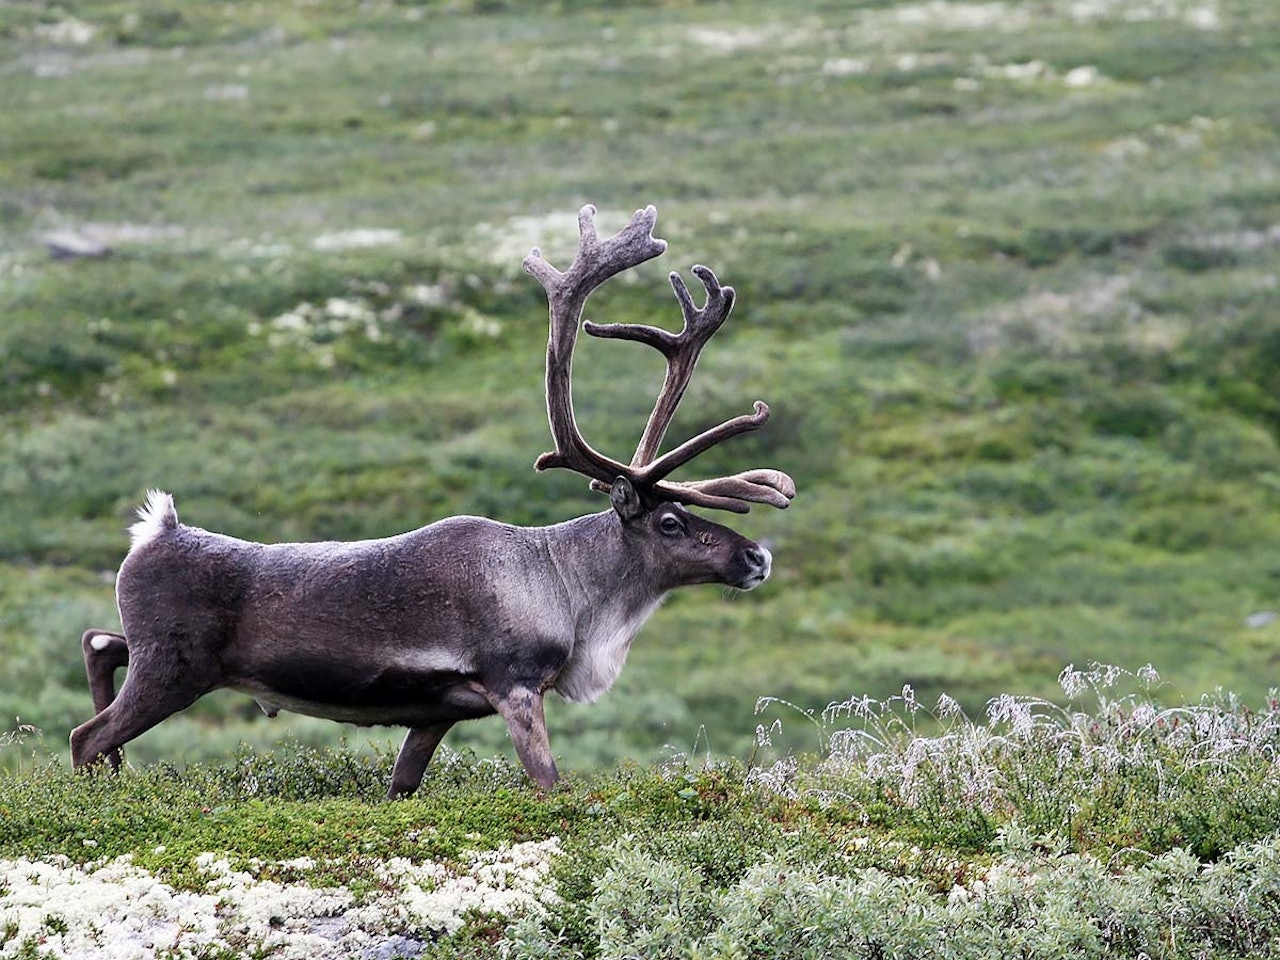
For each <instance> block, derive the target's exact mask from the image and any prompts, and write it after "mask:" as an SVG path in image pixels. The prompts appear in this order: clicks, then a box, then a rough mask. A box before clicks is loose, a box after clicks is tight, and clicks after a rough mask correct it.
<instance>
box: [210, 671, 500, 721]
mask: <svg viewBox="0 0 1280 960" xmlns="http://www.w3.org/2000/svg"><path fill="white" fill-rule="evenodd" d="M460 666H461V664H458V663H457V662H456V661H454V660H445V659H444V658H441V657H434V658H432V657H422V656H420V657H418V658H417V662H414V661H413V660H412V659H410V660H409V662H405V660H404V659H403V658H402V659H401V660H399V661H398V662H392V663H389V664H385V665H382V666H373V665H371V664H362V663H349V664H345V663H341V662H336V663H335V662H333V661H332V660H330V661H319V660H316V659H314V658H299V660H297V661H294V662H290V661H289V660H287V659H285V660H280V661H276V662H273V663H270V664H261V663H259V664H256V665H255V668H254V669H253V670H252V671H251V672H250V674H251V675H249V676H245V677H242V678H239V679H233V680H232V681H231V682H230V683H229V684H228V686H230V687H232V688H233V689H236V690H240V691H241V692H243V693H247V694H249V696H251V697H253V698H254V699H255V700H257V701H258V704H259V705H260V706H261V707H262V709H263V711H264V712H266V713H267V715H268V716H271V715H274V714H275V712H276V711H279V710H288V711H290V712H293V713H302V714H306V715H308V716H312V717H322V718H324V719H326V720H339V721H343V722H347V723H358V724H395V725H399V726H422V725H425V724H429V723H439V722H441V721H443V720H466V719H471V718H473V717H483V716H487V715H489V714H491V713H493V712H494V710H493V707H491V706H490V705H489V701H488V699H487V698H486V697H485V695H484V690H483V688H482V687H481V686H480V684H479V681H478V680H477V678H476V677H475V676H474V675H472V674H469V673H465V672H462V671H460V670H459V669H457V668H458V667H460ZM451 668H452V669H451Z"/></svg>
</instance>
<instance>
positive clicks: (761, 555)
mask: <svg viewBox="0 0 1280 960" xmlns="http://www.w3.org/2000/svg"><path fill="white" fill-rule="evenodd" d="M743 555H744V556H745V557H746V560H747V563H749V564H751V566H753V567H755V568H756V569H757V570H761V569H764V568H765V567H767V566H768V565H769V552H768V551H767V550H765V548H764V547H762V546H760V545H758V544H754V543H753V544H752V545H751V546H749V547H747V548H746V550H744V551H743Z"/></svg>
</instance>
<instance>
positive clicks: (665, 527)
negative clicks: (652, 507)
mask: <svg viewBox="0 0 1280 960" xmlns="http://www.w3.org/2000/svg"><path fill="white" fill-rule="evenodd" d="M658 529H659V530H661V531H662V532H663V533H665V534H666V535H667V536H669V537H674V536H678V535H679V534H682V533H684V523H683V522H682V521H681V520H680V518H679V517H677V516H676V515H675V514H673V513H668V514H667V515H666V516H665V517H663V518H662V519H661V520H659V521H658Z"/></svg>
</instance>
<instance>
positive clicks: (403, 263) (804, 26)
mask: <svg viewBox="0 0 1280 960" xmlns="http://www.w3.org/2000/svg"><path fill="white" fill-rule="evenodd" d="M1277 89H1280V21H1278V19H1277V17H1276V16H1275V10H1274V5H1273V4H1272V3H1271V2H1270V0H1159V2H1157V0H1125V2H1119V0H1114V2H1113V0H1090V2H1080V3H1060V2H1054V0H1026V2H1019V3H1013V4H1009V3H995V2H992V3H958V2H956V3H949V2H926V3H897V4H895V3H881V2H868V3H846V2H830V3H821V2H818V3H810V4H803V5H796V4H794V3H784V2H781V0H761V2H738V3H707V4H695V3H631V4H609V5H607V6H605V5H599V6H598V5H593V4H580V3H574V2H568V0H565V2H561V3H550V2H548V3H538V2H532V0H530V2H521V0H509V2H501V0H499V2H492V3H481V2H479V0H476V2H474V3H471V2H466V0H463V2H455V3H447V4H446V3H434V2H426V3H422V4H414V3H408V2H402V3H391V2H374V3H364V4H360V5H359V6H358V7H354V6H353V5H351V4H348V3H338V2H327V0H320V2H314V3H307V4H295V5H279V4H248V3H221V2H219V3H203V2H183V3H178V2H162V3H152V4H146V5H145V8H143V9H139V8H138V7H137V5H134V4H125V3H115V2H110V0H102V2H84V3H61V4H57V5H53V4H44V3H38V2H21V3H9V4H5V5H4V6H3V7H2V8H0V142H2V143H3V144H4V149H3V150H0V418H2V419H3V428H2V429H0V660H2V661H3V663H4V669H3V671H0V673H2V676H0V716H3V717H6V718H18V717H20V718H21V720H22V721H23V722H24V723H29V724H33V725H35V726H36V727H38V728H40V729H41V730H42V731H44V737H43V738H42V739H41V740H39V741H33V742H38V743H40V744H42V745H43V748H45V749H50V750H55V751H60V750H61V749H62V748H61V744H63V743H64V742H65V739H64V738H65V735H66V732H67V731H68V730H69V729H70V728H71V727H72V726H74V725H75V724H76V723H78V722H80V721H82V720H83V719H84V718H85V717H87V716H88V713H89V710H90V704H89V698H88V694H87V691H86V689H85V683H84V680H83V675H82V667H81V662H80V652H79V646H78V643H77V640H78V637H79V635H80V633H81V632H82V631H83V630H84V629H85V628H87V627H90V626H103V627H110V626H112V625H113V624H114V623H115V622H116V620H115V611H114V602H113V596H112V588H111V571H112V570H114V568H115V566H116V565H117V564H118V563H119V560H120V559H121V557H122V556H123V553H124V549H125V546H126V539H125V536H124V533H123V530H124V528H125V527H126V526H127V525H128V523H129V522H130V520H131V515H132V511H133V509H134V507H135V506H136V505H137V504H138V503H139V502H140V500H141V499H142V497H143V495H144V491H145V490H146V488H148V487H151V486H156V487H161V488H163V489H166V490H168V491H170V492H172V493H173V494H174V495H175V497H176V500H177V505H178V510H179V513H180V515H181V516H182V517H183V519H184V520H186V521H187V522H190V523H194V524H197V525H199V526H203V527H206V528H209V529H214V530H219V531H224V532H228V533H232V534H235V535H238V536H241V537H246V538H256V539H265V540H292V539H316V538H358V537H368V536H379V535H386V534H391V533H395V532H398V531H401V530H404V529H408V528H411V527H414V526H417V525H420V524H423V523H426V522H428V521H430V520H432V519H435V518H438V517H441V516H445V515H448V514H452V513H460V512H470V513H479V514H485V515H490V516H494V517H497V518H500V519H503V520H508V521H513V522H521V523H542V522H549V521H555V520H560V519H564V518H567V517H570V516H574V515H576V514H578V513H581V512H585V511H589V510H594V509H601V508H603V506H604V501H603V499H602V498H600V497H599V496H597V495H594V494H590V493H588V492H587V491H586V490H584V484H583V482H582V481H581V480H580V479H579V478H576V477H573V476H570V475H567V474H557V475H553V474H535V473H534V472H533V470H532V469H531V464H532V462H533V460H534V458H535V457H536V456H537V455H538V454H539V453H540V452H541V451H543V450H544V449H546V448H547V447H548V446H549V443H550V438H549V436H548V432H547V427H546V423H545V413H544V408H543V401H542V394H541V365H542V360H543V345H544V338H545V303H544V301H543V300H542V296H541V290H540V289H538V287H537V284H536V283H534V282H533V281H532V280H531V279H530V278H528V277H526V276H525V275H524V274H523V273H522V272H521V271H520V261H521V258H522V257H523V256H524V254H525V253H526V252H527V250H528V248H529V247H530V246H532V245H534V244H537V245H540V246H541V247H542V248H543V250H544V251H545V252H546V254H547V256H548V257H549V258H550V259H551V260H552V261H553V262H557V258H559V260H560V261H563V260H564V258H566V257H568V256H569V255H570V254H571V253H572V250H573V244H574V240H575V220H574V217H575V213H576V211H577V209H578V208H579V207H580V206H581V205H582V204H583V203H585V202H592V203H594V204H596V205H597V206H598V207H599V208H600V209H601V220H602V222H603V224H604V226H605V227H606V228H609V229H612V228H616V227H617V226H619V225H620V224H621V223H622V222H623V221H624V219H625V217H626V216H627V215H628V214H629V213H630V211H631V210H632V209H634V208H636V207H638V206H641V205H643V204H646V203H654V204H656V205H657V207H658V211H659V222H658V229H657V234H658V235H659V236H661V237H664V238H666V239H667V240H668V241H669V242H670V247H669V251H668V253H667V255H666V256H664V257H663V258H661V259H660V260H658V261H656V262H654V263H651V264H649V265H647V266H646V267H645V268H644V269H642V270H638V271H636V272H635V274H634V276H633V277H630V278H629V279H628V280H627V281H626V282H615V283H614V284H613V285H612V287H611V288H609V289H606V290H604V291H602V292H601V293H600V294H599V296H598V297H597V298H596V299H593V301H592V308H591V310H590V313H591V314H592V315H593V316H596V317H598V318H607V319H630V320H638V321H647V322H657V323H667V324H669V323H672V322H674V320H675V319H676V308H675V303H674V301H673V300H672V298H671V296H670V291H669V289H668V288H667V287H666V283H665V279H664V275H665V272H666V271H668V270H673V269H679V270H682V271H687V270H688V268H689V266H690V265H691V264H693V263H698V262H701V263H706V264H709V265H711V266H712V267H713V268H714V269H715V270H716V271H717V272H718V273H719V275H720V277H721V278H722V279H723V280H724V281H725V282H726V283H731V284H733V285H734V286H735V287H736V288H737V290H738V293H739V306H738V308H737V309H736V311H735V314H734V317H733V318H732V319H731V321H730V323H729V324H728V326H727V327H726V328H725V330H723V331H722V332H721V333H720V334H719V335H718V337H717V338H716V340H715V341H714V342H713V343H712V345H711V347H710V348H709V350H708V352H707V355H706V357H705V360H704V363H703V365H702V366H701V367H700V370H699V374H698V377H697V379H696V381H695V383H694V385H693V387H692V388H691V390H690V393H689V395H688V397H687V399H686V401H685V404H684V409H683V411H682V413H681V415H680V417H679V418H678V419H677V423H676V425H675V428H674V430H673V436H676V435H679V436H687V435H689V434H691V433H693V432H694V431H696V430H698V429H700V428H702V427H705V426H707V425H709V424H711V423H713V422H716V421H719V420H721V419H724V418H726V417H728V416H732V415H736V414H737V413H740V412H742V411H744V410H747V409H750V403H751V401H753V400H755V399H757V398H760V397H763V398H765V399H767V400H768V401H769V402H770V404H771V405H772V407H773V410H774V418H773V420H772V422H771V423H770V425H769V426H768V428H767V429H766V430H764V431H762V432H761V433H759V434H755V435H752V436H751V437H748V438H744V439H741V440H737V441H735V442H734V443H732V444H728V445H726V446H724V447H722V448H719V449H718V450H717V451H715V453H714V455H711V456H708V457H706V458H704V460H705V462H700V463H699V464H698V468H699V471H702V472H704V473H707V474H709V473H713V472H727V471H731V470H737V469H741V468H743V467H746V466H751V465H755V464H765V463H767V464H771V465H776V466H778V467H781V468H783V469H786V470H788V471H789V472H791V473H792V474H793V475H794V476H795V477H796V479H797V482H798V484H799V488H800V496H799V498H798V499H797V500H796V502H795V504H794V506H793V507H792V508H791V509H790V510H788V511H786V512H780V513H779V512H773V511H765V510H763V509H757V510H756V511H754V512H753V513H752V514H751V516H749V517H747V518H744V519H742V520H741V521H739V522H738V526H739V528H740V529H742V530H743V531H744V532H746V533H748V534H749V535H752V536H755V537H757V538H763V539H765V540H766V541H767V542H768V543H769V544H770V546H771V547H772V549H773V551H774V555H775V558H776V573H775V575H774V578H773V580H772V581H771V582H770V583H769V584H768V585H766V586H765V587H764V588H762V589H761V590H759V591H756V592H754V593H752V594H750V595H742V596H732V597H727V596H724V595H722V593H721V592H720V591H718V590H714V589H711V590H701V591H697V590H693V591H688V592H686V593H684V594H681V595H678V596H676V597H674V598H673V599H672V600H671V601H670V602H669V603H668V604H667V605H666V607H665V608H664V609H663V610H662V611H661V612H660V613H659V614H658V615H657V617H656V619H655V620H654V621H653V622H652V623H651V624H650V626H649V628H648V629H647V630H646V631H645V632H644V633H643V634H642V635H641V637H640V639H639V641H638V642H637V645H636V648H635V649H634V651H633V653H632V657H631V661H630V663H629V665H628V668H627V670H626V671H625V672H624V674H623V677H622V680H621V682H620V684H619V686H618V687H617V688H616V689H615V690H614V691H613V692H612V693H611V694H610V695H609V696H608V697H606V698H605V700H604V701H603V702H602V703H600V704H598V705H596V706H594V707H590V708H569V707H564V706H560V707H558V708H553V710H554V712H553V713H552V715H551V719H550V725H551V728H552V739H553V744H554V746H555V748H556V750H557V751H558V752H559V753H560V754H561V756H562V758H563V762H564V765H566V766H567V767H569V768H574V769H580V770H589V769H592V768H594V767H597V766H599V765H601V764H604V765H608V764H612V763H613V762H614V761H616V760H618V759H620V758H624V757H631V758H635V759H638V760H640V761H642V762H647V761H648V760H650V759H651V758H653V757H655V756H661V755H662V754H663V751H664V747H665V746H666V745H668V744H671V745H674V746H675V748H677V749H679V750H689V749H697V750H698V751H700V752H701V751H706V750H710V751H711V752H713V753H714V754H716V755H721V756H735V755H736V756H740V757H745V756H746V755H747V753H748V752H749V751H750V750H751V747H752V737H751V734H752V729H753V727H754V725H755V719H754V718H753V715H752V714H753V708H754V705H755V702H756V699H757V698H758V697H760V696H765V695H768V696H774V697H779V698H784V699H786V700H788V701H791V702H793V703H796V704H798V705H800V706H801V707H804V708H808V709H815V710H821V708H822V707H823V706H825V705H826V704H827V703H829V702H831V701H840V700H843V699H844V698H845V697H847V696H848V695H849V694H850V693H851V692H853V691H860V692H861V691H866V692H869V693H870V694H871V695H873V696H875V697H880V698H883V697H886V696H888V695H890V694H892V693H894V692H896V691H898V690H900V689H901V688H902V686H903V684H904V683H906V684H910V685H911V686H912V687H913V689H914V690H915V691H916V692H917V695H918V696H919V697H920V698H921V700H922V701H923V702H932V701H933V699H935V698H936V697H937V695H938V694H939V693H940V692H942V691H943V690H944V689H945V690H947V691H949V692H950V693H951V694H952V695H954V696H955V697H956V699H957V701H958V702H959V703H960V704H961V705H962V706H963V707H964V708H965V709H966V710H967V711H969V713H970V714H971V715H974V716H980V715H981V713H982V710H983V705H984V704H985V702H986V701H987V700H988V699H989V698H991V697H993V696H995V695H997V694H999V693H1002V692H1016V693H1018V694H1020V695H1034V696H1048V697H1055V696H1059V693H1058V691H1057V688H1056V678H1057V677H1058V674H1059V672H1060V671H1061V670H1062V668H1063V667H1064V666H1065V665H1066V664H1068V663H1076V664H1085V663H1088V662H1089V661H1091V660H1101V661H1103V662H1108V663H1117V664H1121V665H1124V666H1127V667H1129V668H1131V669H1133V668H1136V667H1138V666H1140V665H1142V664H1143V663H1147V662H1150V663H1153V664H1155V665H1156V666H1157V667H1158V668H1159V669H1160V670H1161V672H1162V675H1163V676H1164V677H1165V678H1166V679H1167V680H1168V681H1169V682H1170V683H1171V684H1172V685H1173V687H1174V688H1175V689H1176V690H1177V691H1179V696H1181V697H1185V698H1186V699H1187V700H1189V701H1194V699H1195V698H1196V697H1198V695H1199V694H1200V693H1202V692H1205V691H1211V690H1213V689H1215V688H1217V687H1219V686H1222V687H1225V688H1227V689H1230V690H1232V691H1234V692H1235V693H1237V694H1238V695H1239V696H1241V697H1242V698H1243V699H1244V700H1245V701H1246V702H1249V703H1253V704H1255V705H1257V704H1259V703H1261V702H1262V700H1263V697H1264V695H1265V692H1266V690H1267V688H1268V687H1269V686H1271V685H1272V684H1273V683H1274V682H1275V675H1274V669H1273V668H1274V665H1275V663H1276V658H1277V656H1278V655H1280V643H1278V641H1280V621H1277V619H1276V618H1274V617H1270V616H1268V615H1267V612H1268V611H1274V610H1276V609H1278V608H1280V559H1278V557H1280V554H1278V553H1277V547H1276V545H1277V542H1278V540H1280V510H1278V509H1277V507H1278V506H1280V443H1278V440H1280V289H1278V288H1277V268H1278V267H1280V179H1277V157H1280V133H1278V132H1277V131H1280V113H1278V112H1277V110H1278V109H1280V108H1278V106H1277V99H1276V97H1275V95H1274V91H1276V90H1277ZM68 236H70V237H71V238H73V241H74V242H76V243H80V244H83V243H84V242H85V241H93V242H97V243H100V244H104V245H106V246H108V247H110V248H111V253H110V255H108V256H103V257H100V258H85V257H77V258H70V259H56V258H53V257H51V256H50V254H49V251H48V249H47V247H46V242H47V241H50V240H52V241H53V242H54V243H55V244H59V245H61V247H63V248H65V247H66V245H67V243H68ZM686 276H687V273H686ZM649 352H650V351H645V350H642V349H641V348H638V347H632V346H631V345H628V344H619V343H613V342H608V343H596V342H590V343H584V344H583V345H582V348H581V351H580V356H579V363H578V364H577V367H576V369H575V372H576V374H577V377H576V379H577V383H576V386H577V391H576V392H577V398H578V406H579V408H580V416H581V419H582V421H583V424H584V431H585V432H586V433H587V435H588V436H589V437H591V438H592V440H593V442H595V443H596V444H597V445H598V446H600V447H601V448H603V449H605V450H608V451H613V452H617V453H618V454H622V452H623V451H624V450H628V449H630V447H631V445H632V444H634V441H635V438H636V437H637V436H638V434H639V432H640V429H641V427H642V425H643V422H644V417H645V416H646V414H647V411H648V408H649V405H650V403H651V400H652V397H653V395H654V392H655V390H656V387H657V383H658V382H659V380H660V375H661V370H660V367H659V366H658V361H657V360H656V358H654V357H650V356H648V355H647V354H648V353H649ZM285 735H288V736H294V737H300V738H301V739H302V742H304V743H309V744H312V745H321V744H323V743H331V742H333V741H334V740H335V738H336V737H338V736H341V735H350V731H343V729H342V728H341V727H339V726H337V725H333V724H322V723H310V722H305V721H302V720H300V719H297V718H292V719H285V718H283V717H282V718H281V719H280V720H277V721H273V722H271V723H268V722H267V721H266V720H264V719H263V718H261V717H260V716H258V715H257V709H256V707H255V706H254V705H253V704H252V703H250V702H248V701H247V700H245V699H244V698H237V697H234V696H227V697H213V698H210V699H209V700H208V701H207V702H205V703H203V704H201V705H200V706H198V707H197V708H195V709H194V710H192V711H191V712H190V714H189V715H187V716H185V717H183V718H178V719H175V720H172V721H169V722H168V723H166V724H165V725H162V726H161V727H160V728H158V729H157V730H156V731H154V732H153V733H152V734H149V735H148V736H147V737H146V738H144V739H143V741H141V742H140V743H139V744H138V746H137V748H136V749H135V751H134V753H133V757H134V759H135V760H136V761H146V760H150V759H156V758H162V759H164V760H166V761H169V762H173V763H183V762H187V761H196V760H201V759H203V758H210V757H220V758H224V759H225V758H226V757H228V756H230V755H232V753H233V752H234V749H235V744H236V742H237V741H240V740H245V741H248V742H251V743H266V742H270V741H272V740H276V739H278V738H280V737H281V736H285ZM504 740H505V737H504V734H503V732H502V730H501V725H500V724H498V723H496V722H486V723H479V724H476V725H474V727H473V728H472V729H470V730H458V731H456V732H455V733H454V734H452V735H451V740H450V742H451V743H452V744H454V745H455V746H465V745H468V744H470V745H471V746H473V747H475V748H476V749H477V750H478V751H479V752H480V753H481V754H482V755H488V754H490V753H492V752H494V751H495V750H500V749H506V748H505V747H504V746H503V743H504ZM799 742H800V743H801V745H805V744H804V743H803V739H801V741H799Z"/></svg>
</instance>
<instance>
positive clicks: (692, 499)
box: [654, 469, 796, 513]
mask: <svg viewBox="0 0 1280 960" xmlns="http://www.w3.org/2000/svg"><path fill="white" fill-rule="evenodd" d="M654 490H655V492H658V493H660V494H661V495H662V496H665V497H667V498H668V499H671V500H676V501H678V502H680V503H687V504H689V505H690V506H695V507H708V508H711V509H715V510H731V511H733V512H734V513H747V512H748V511H749V510H750V509H751V504H753V503H767V504H768V505H769V506H771V507H777V508H778V509H780V510H784V509H786V508H787V507H788V506H789V505H790V502H791V499H792V498H793V497H795V495H796V484H795V481H794V480H792V479H791V477H789V476H788V475H787V474H785V473H783V472H782V471H781V470H768V469H764V470H747V471H744V472H743V473H735V474H734V475H733V476H730V477H716V478H715V479H714V480H694V481H691V482H688V483H660V484H658V485H657V486H656V487H655V488H654Z"/></svg>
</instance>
